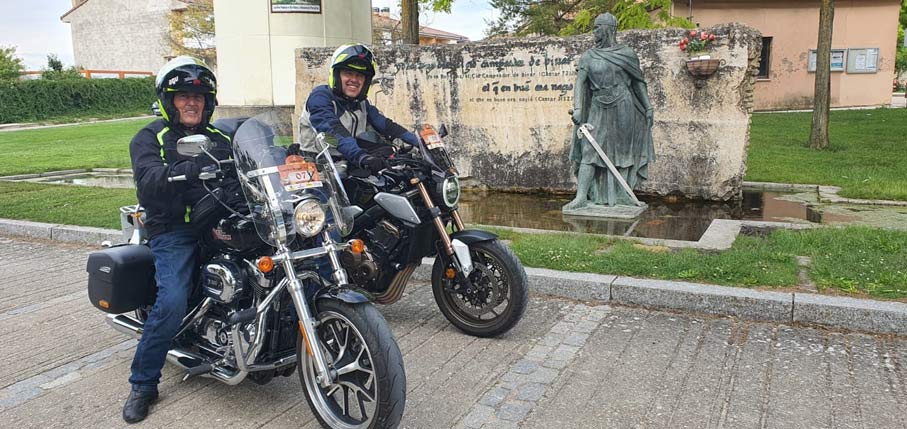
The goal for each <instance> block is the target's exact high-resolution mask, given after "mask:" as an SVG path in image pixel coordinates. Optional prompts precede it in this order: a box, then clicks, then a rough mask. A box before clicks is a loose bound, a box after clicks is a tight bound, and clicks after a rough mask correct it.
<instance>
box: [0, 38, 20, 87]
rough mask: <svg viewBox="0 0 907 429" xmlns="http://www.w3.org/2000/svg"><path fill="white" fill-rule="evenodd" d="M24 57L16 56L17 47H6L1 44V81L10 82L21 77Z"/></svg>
mask: <svg viewBox="0 0 907 429" xmlns="http://www.w3.org/2000/svg"><path fill="white" fill-rule="evenodd" d="M22 69H23V68H22V59H21V58H19V57H17V56H16V47H15V46H10V47H8V48H4V47H2V46H0V82H10V81H15V80H17V79H19V73H21V72H22Z"/></svg>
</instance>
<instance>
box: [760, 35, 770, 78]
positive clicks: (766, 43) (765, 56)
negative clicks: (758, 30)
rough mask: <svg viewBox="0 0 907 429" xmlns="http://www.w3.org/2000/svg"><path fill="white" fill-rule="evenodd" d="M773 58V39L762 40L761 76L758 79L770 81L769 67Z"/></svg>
mask: <svg viewBox="0 0 907 429" xmlns="http://www.w3.org/2000/svg"><path fill="white" fill-rule="evenodd" d="M771 57H772V38H771V37H763V38H762V57H761V58H759V75H757V76H756V77H757V78H759V79H768V78H769V76H768V67H769V63H770V61H769V59H770V58H771Z"/></svg>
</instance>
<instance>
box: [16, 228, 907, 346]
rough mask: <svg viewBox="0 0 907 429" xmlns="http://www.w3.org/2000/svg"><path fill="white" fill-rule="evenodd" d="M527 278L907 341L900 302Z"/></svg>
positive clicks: (623, 280)
mask: <svg viewBox="0 0 907 429" xmlns="http://www.w3.org/2000/svg"><path fill="white" fill-rule="evenodd" d="M0 235H15V236H25V237H31V238H38V239H45V240H56V241H62V242H73V243H83V244H94V245H97V244H99V243H101V242H102V241H105V240H106V241H110V242H112V243H118V242H123V239H122V234H121V233H120V231H117V230H110V229H102V228H90V227H77V226H69V225H54V224H46V223H38V222H29V221H17V220H8V219H0ZM431 264H432V261H431V260H428V259H426V260H425V261H423V263H422V266H421V267H420V269H418V270H416V272H415V274H414V277H413V280H414V281H427V280H430V277H431ZM526 273H527V274H528V276H529V287H530V291H531V292H534V293H536V294H543V295H551V296H557V297H563V298H569V299H574V300H579V301H588V302H597V303H610V304H618V305H627V306H636V307H644V308H651V309H660V310H670V311H681V312H689V313H698V314H711V315H719V316H731V317H736V318H740V319H745V320H754V321H768V322H778V323H786V324H791V323H799V324H805V325H814V326H822V327H828V328H836V329H845V330H852V331H861V332H869V333H878V334H896V335H907V304H904V303H899V302H886V301H875V300H869V299H855V298H848V297H836V296H826V295H819V294H813V293H801V292H790V291H784V292H778V291H764V290H755V289H747V288H738V287H729V286H716V285H708V284H700V283H688V282H678V281H666V280H651V279H637V278H632V277H624V276H615V275H601V274H588V273H574V272H564V271H554V270H547V269H540V268H526Z"/></svg>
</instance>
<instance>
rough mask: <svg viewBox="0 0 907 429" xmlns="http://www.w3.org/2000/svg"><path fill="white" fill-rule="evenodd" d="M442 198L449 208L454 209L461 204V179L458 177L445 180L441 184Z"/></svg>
mask: <svg viewBox="0 0 907 429" xmlns="http://www.w3.org/2000/svg"><path fill="white" fill-rule="evenodd" d="M441 197H442V198H443V199H444V205H446V206H447V207H453V206H455V205H457V203H458V202H460V179H458V178H457V176H450V177H448V178H446V179H444V183H442V184H441Z"/></svg>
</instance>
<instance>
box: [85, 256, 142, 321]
mask: <svg viewBox="0 0 907 429" xmlns="http://www.w3.org/2000/svg"><path fill="white" fill-rule="evenodd" d="M87 271H88V299H90V300H91V303H92V305H94V306H95V307H97V308H98V309H99V310H101V311H104V312H107V313H112V314H120V313H125V312H127V311H132V310H135V309H137V308H139V307H141V306H143V305H146V304H152V303H154V299H155V296H156V295H157V285H156V284H155V282H154V257H153V256H152V255H151V249H150V248H148V246H141V245H134V244H130V245H125V246H117V247H111V248H108V249H104V250H101V251H98V252H93V253H91V254H90V255H88V267H87Z"/></svg>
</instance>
